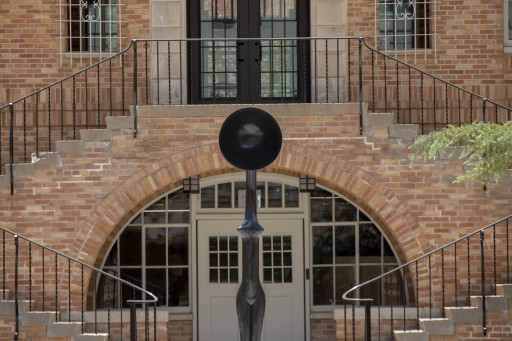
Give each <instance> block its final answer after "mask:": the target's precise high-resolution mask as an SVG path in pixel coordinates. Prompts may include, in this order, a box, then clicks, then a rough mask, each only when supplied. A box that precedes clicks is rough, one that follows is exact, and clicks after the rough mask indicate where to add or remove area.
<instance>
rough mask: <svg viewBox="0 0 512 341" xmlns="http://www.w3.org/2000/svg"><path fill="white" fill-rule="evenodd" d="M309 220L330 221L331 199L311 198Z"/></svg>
mask: <svg viewBox="0 0 512 341" xmlns="http://www.w3.org/2000/svg"><path fill="white" fill-rule="evenodd" d="M310 206H311V221H312V222H328V221H332V199H331V198H329V199H311V204H310Z"/></svg>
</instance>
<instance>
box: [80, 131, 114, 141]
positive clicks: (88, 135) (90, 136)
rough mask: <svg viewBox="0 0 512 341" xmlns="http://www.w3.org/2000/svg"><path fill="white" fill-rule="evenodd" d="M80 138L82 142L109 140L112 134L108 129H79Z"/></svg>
mask: <svg viewBox="0 0 512 341" xmlns="http://www.w3.org/2000/svg"><path fill="white" fill-rule="evenodd" d="M80 139H81V140H82V141H83V142H110V140H111V139H112V135H111V132H110V130H109V129H84V130H80Z"/></svg>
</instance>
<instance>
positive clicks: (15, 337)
mask: <svg viewBox="0 0 512 341" xmlns="http://www.w3.org/2000/svg"><path fill="white" fill-rule="evenodd" d="M14 246H15V259H14V311H15V312H14V316H15V319H16V321H15V325H14V340H18V334H19V330H20V327H19V320H20V318H19V307H18V294H19V287H18V284H19V281H18V259H19V244H18V235H14ZM4 272H5V268H4ZM4 292H5V289H4Z"/></svg>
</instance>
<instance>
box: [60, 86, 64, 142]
mask: <svg viewBox="0 0 512 341" xmlns="http://www.w3.org/2000/svg"><path fill="white" fill-rule="evenodd" d="M60 139H61V140H64V85H63V82H60Z"/></svg>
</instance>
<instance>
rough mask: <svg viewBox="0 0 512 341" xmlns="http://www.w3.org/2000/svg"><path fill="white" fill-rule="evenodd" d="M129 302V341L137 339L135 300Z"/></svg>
mask: <svg viewBox="0 0 512 341" xmlns="http://www.w3.org/2000/svg"><path fill="white" fill-rule="evenodd" d="M129 304H130V341H137V310H136V307H135V304H136V303H135V302H129Z"/></svg>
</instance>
